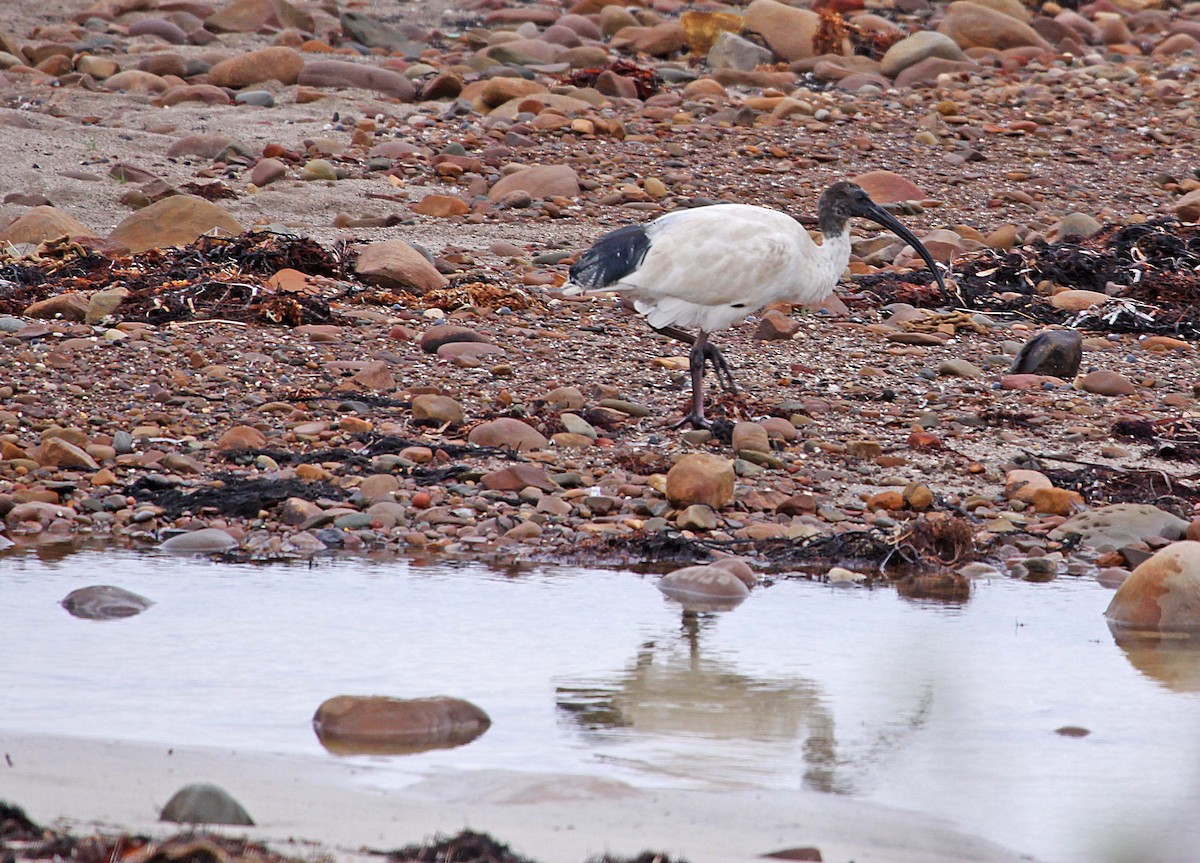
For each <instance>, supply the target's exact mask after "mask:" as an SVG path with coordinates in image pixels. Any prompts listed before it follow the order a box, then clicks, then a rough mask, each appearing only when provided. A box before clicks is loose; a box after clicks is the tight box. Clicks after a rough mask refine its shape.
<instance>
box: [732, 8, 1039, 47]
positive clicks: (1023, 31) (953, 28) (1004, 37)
mask: <svg viewBox="0 0 1200 863" xmlns="http://www.w3.org/2000/svg"><path fill="white" fill-rule="evenodd" d="M755 2H763V0H755ZM937 32H939V33H944V34H945V35H947V36H949V37H950V38H951V39H953V40H954V42H955V43H956V44H957V45H958V47H960V48H962V49H964V50H966V49H967V48H994V49H996V50H997V51H1003V50H1005V49H1007V48H1028V47H1033V48H1042V49H1044V50H1046V51H1050V50H1052V49H1051V47H1050V43H1049V42H1047V41H1046V40H1045V39H1043V38H1042V37H1041V36H1039V35H1038V33H1037V31H1036V30H1034V29H1033V28H1032V27H1030V26H1029V25H1028V24H1026V23H1025V22H1023V21H1018V20H1017V19H1016V18H1013V17H1012V16H1011V15H1006V14H1004V13H1003V12H997V11H996V10H995V9H989V8H988V7H987V6H980V5H979V4H978V3H971V2H968V0H957V2H955V3H951V4H950V6H949V7H948V9H947V11H946V16H945V17H944V18H943V19H942V23H941V24H939V25H938V28H937Z"/></svg>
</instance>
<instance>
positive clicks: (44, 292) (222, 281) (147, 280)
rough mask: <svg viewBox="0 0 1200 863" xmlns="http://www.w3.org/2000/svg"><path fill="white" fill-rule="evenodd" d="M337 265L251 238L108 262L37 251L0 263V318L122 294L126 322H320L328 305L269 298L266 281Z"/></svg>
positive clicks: (317, 254) (61, 249) (278, 237)
mask: <svg viewBox="0 0 1200 863" xmlns="http://www.w3.org/2000/svg"><path fill="white" fill-rule="evenodd" d="M343 266H344V261H343V260H342V259H341V258H339V256H338V255H337V254H336V253H331V252H329V251H326V250H325V249H324V248H322V247H321V245H320V244H319V243H317V242H315V241H314V240H311V239H308V238H303V237H295V236H291V235H286V234H274V233H270V232H266V231H257V232H252V233H248V234H241V235H238V236H236V237H208V236H205V237H200V238H199V239H197V240H196V241H195V242H193V243H191V244H189V245H187V246H183V247H180V248H166V249H151V250H149V251H146V252H141V253H139V254H136V255H129V256H124V257H121V256H115V257H114V256H109V255H105V254H101V253H99V252H97V251H94V250H89V249H86V248H83V247H82V246H80V245H79V244H77V243H67V244H61V243H58V244H56V243H49V244H43V246H42V247H41V248H39V249H38V251H37V253H36V255H35V256H34V257H32V258H11V257H10V258H7V259H5V258H2V257H0V314H13V315H19V314H21V313H22V312H23V311H24V310H25V308H26V307H27V306H29V305H30V304H32V303H34V302H36V301H38V300H43V299H46V298H48V297H51V296H54V295H56V294H60V293H66V292H70V291H76V292H84V293H90V292H92V291H98V290H104V289H107V288H124V289H125V290H127V291H129V294H128V295H127V296H126V297H125V299H124V300H122V302H121V306H120V314H121V316H122V317H123V318H125V319H126V320H131V321H144V322H146V323H153V324H162V323H166V322H170V321H180V320H190V319H194V318H221V319H225V320H238V321H261V322H266V323H272V324H287V325H291V326H297V325H299V324H310V323H326V322H329V321H331V320H333V317H334V316H333V314H332V312H331V310H330V308H329V303H328V302H327V301H326V300H325V299H323V298H321V297H316V296H307V295H297V294H289V295H287V296H280V295H277V294H276V293H275V291H274V289H272V288H270V287H269V286H268V285H267V283H266V279H267V278H268V277H270V276H271V275H274V274H275V273H276V272H278V271H279V270H281V269H285V268H291V269H295V270H299V271H300V272H303V273H306V274H309V275H316V276H337V275H340V274H342V269H343Z"/></svg>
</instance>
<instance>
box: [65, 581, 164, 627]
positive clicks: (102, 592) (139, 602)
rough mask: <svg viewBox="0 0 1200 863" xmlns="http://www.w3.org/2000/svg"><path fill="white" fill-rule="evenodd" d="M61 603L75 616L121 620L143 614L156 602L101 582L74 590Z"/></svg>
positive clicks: (87, 618)
mask: <svg viewBox="0 0 1200 863" xmlns="http://www.w3.org/2000/svg"><path fill="white" fill-rule="evenodd" d="M61 604H62V607H63V608H65V609H66V610H67V611H68V612H70V614H71V615H72V616H73V617H80V618H83V619H85V620H119V619H121V618H124V617H133V616H134V615H137V614H141V613H142V612H143V611H145V610H146V609H147V608H149V607H150V606H151V605H153V604H154V603H153V601H151V600H149V599H147V598H146V597H144V596H140V595H139V594H136V593H133V592H132V591H128V590H125V589H123V588H120V587H113V586H112V585H109V584H100V585H93V586H91V587H81V588H78V589H77V590H72V591H71V592H70V593H68V594H67V595H66V596H65V597H64V598H63V600H62V603H61Z"/></svg>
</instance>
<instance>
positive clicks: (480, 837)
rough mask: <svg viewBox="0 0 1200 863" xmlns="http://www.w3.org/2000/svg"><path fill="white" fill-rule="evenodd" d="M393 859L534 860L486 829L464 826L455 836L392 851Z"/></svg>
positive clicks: (442, 862) (430, 862)
mask: <svg viewBox="0 0 1200 863" xmlns="http://www.w3.org/2000/svg"><path fill="white" fill-rule="evenodd" d="M386 853H387V859H388V861H390V863H532V861H531V860H530V859H529V858H527V857H522V856H521V855H519V854H516V853H515V852H513V851H512V850H511V849H510V848H509V847H508V846H507V845H505V844H504V843H503V842H498V841H496V840H495V839H493V838H492V837H491V836H489V835H488V834H486V833H476V832H475V831H474V830H464V831H462V832H461V833H458V834H456V835H454V836H443V835H440V834H439V835H438V836H435V837H434V838H433V839H432V840H431V841H428V842H422V843H420V844H416V845H406V846H405V847H403V848H397V849H396V850H394V851H388V852H386Z"/></svg>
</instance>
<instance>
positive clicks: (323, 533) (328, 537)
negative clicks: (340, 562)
mask: <svg viewBox="0 0 1200 863" xmlns="http://www.w3.org/2000/svg"><path fill="white" fill-rule="evenodd" d="M313 536H315V537H316V538H317V539H319V540H321V542H323V543H325V544H326V545H329V546H333V547H334V548H340V547H341V546H342V545H343V544H344V543H345V542H346V534H344V533H343V532H342V529H341V528H338V527H323V528H321V529H320V530H318V531H316V532H315V533H314V534H313Z"/></svg>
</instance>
